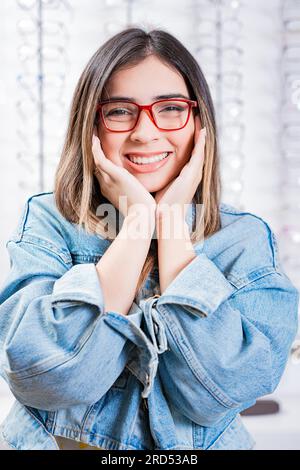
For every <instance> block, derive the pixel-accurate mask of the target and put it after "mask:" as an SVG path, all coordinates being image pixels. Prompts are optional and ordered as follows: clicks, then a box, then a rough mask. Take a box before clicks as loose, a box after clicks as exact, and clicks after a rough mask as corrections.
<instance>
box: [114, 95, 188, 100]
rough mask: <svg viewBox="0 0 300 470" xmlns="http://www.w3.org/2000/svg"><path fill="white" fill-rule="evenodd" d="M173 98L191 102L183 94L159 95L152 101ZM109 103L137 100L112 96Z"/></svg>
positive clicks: (153, 97)
mask: <svg viewBox="0 0 300 470" xmlns="http://www.w3.org/2000/svg"><path fill="white" fill-rule="evenodd" d="M171 98H184V99H186V100H189V99H190V98H189V97H188V96H186V95H183V94H182V93H168V94H167V95H157V96H152V100H153V101H155V100H168V99H171ZM108 99H109V101H136V98H133V97H130V96H111V97H110V98H108Z"/></svg>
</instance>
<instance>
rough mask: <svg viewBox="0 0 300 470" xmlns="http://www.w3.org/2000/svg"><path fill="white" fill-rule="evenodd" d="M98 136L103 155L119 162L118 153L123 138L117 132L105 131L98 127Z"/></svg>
mask: <svg viewBox="0 0 300 470" xmlns="http://www.w3.org/2000/svg"><path fill="white" fill-rule="evenodd" d="M98 136H99V139H100V142H101V147H102V149H103V152H104V155H105V156H106V157H107V158H109V160H111V161H113V162H114V163H120V153H121V147H122V142H123V138H120V137H119V136H118V135H117V134H115V135H114V134H112V133H109V132H106V131H105V130H103V128H102V129H98Z"/></svg>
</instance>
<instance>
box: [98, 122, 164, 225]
mask: <svg viewBox="0 0 300 470" xmlns="http://www.w3.org/2000/svg"><path fill="white" fill-rule="evenodd" d="M92 152H93V155H94V163H95V176H96V177H97V179H98V181H99V185H100V188H101V193H102V194H103V196H104V197H106V199H108V200H109V201H110V202H111V203H112V204H113V205H114V207H116V208H117V209H118V210H119V211H120V212H121V213H122V214H123V216H124V217H127V216H128V215H129V214H131V213H133V212H134V213H136V212H138V211H141V210H142V211H143V214H144V215H145V214H146V213H147V214H149V216H150V218H152V217H153V220H154V219H155V211H156V201H155V199H154V197H153V196H151V194H150V193H149V192H148V191H147V190H146V189H145V187H144V186H143V185H142V184H141V183H140V182H139V181H138V179H137V178H135V177H134V176H133V175H132V174H131V173H130V172H129V171H128V170H126V168H123V167H121V166H118V165H115V164H114V163H113V162H112V161H111V160H109V159H108V158H107V157H106V156H105V155H104V152H103V150H102V147H101V143H100V140H99V137H98V135H97V132H96V129H94V131H93V142H92ZM121 196H123V198H122V199H120V197H121ZM124 196H126V198H125V200H124ZM135 204H138V206H135V207H134V205H135Z"/></svg>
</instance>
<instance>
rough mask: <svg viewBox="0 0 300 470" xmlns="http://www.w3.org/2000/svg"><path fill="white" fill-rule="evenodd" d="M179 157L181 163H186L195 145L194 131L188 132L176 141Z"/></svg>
mask: <svg viewBox="0 0 300 470" xmlns="http://www.w3.org/2000/svg"><path fill="white" fill-rule="evenodd" d="M176 147H177V157H178V160H179V161H180V162H181V163H186V162H187V161H188V160H189V159H190V156H191V153H192V150H193V147H194V131H189V132H186V134H185V135H183V136H182V137H181V139H180V140H178V141H177V143H176Z"/></svg>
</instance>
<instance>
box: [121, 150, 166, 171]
mask: <svg viewBox="0 0 300 470" xmlns="http://www.w3.org/2000/svg"><path fill="white" fill-rule="evenodd" d="M172 154H173V152H171V153H169V155H168V156H167V157H166V158H164V159H163V160H160V161H158V162H151V163H145V164H138V163H133V162H132V161H131V160H130V159H129V158H128V157H126V158H125V162H126V166H129V167H130V168H131V169H133V170H134V171H135V172H137V173H152V172H153V171H156V170H158V169H159V168H161V167H162V166H164V165H166V163H167V162H168V161H169V159H170V156H171V155H172ZM134 155H135V156H136V155H137V154H134ZM152 155H153V154H152ZM140 158H142V156H140Z"/></svg>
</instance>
